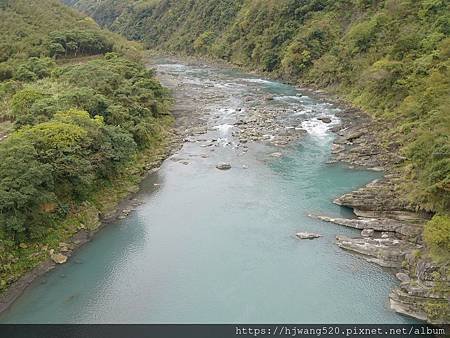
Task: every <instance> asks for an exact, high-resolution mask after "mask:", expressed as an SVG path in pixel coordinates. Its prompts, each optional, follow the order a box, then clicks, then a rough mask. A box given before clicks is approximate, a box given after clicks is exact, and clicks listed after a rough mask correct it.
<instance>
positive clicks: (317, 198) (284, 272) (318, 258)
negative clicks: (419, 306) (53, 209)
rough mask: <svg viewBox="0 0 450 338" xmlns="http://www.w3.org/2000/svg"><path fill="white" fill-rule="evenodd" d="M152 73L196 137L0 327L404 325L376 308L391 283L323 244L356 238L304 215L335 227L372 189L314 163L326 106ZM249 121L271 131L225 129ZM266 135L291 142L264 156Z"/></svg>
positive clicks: (236, 83) (244, 79)
mask: <svg viewBox="0 0 450 338" xmlns="http://www.w3.org/2000/svg"><path fill="white" fill-rule="evenodd" d="M153 67H155V68H156V69H157V71H158V74H159V77H160V79H161V81H162V82H163V83H164V84H165V85H166V86H169V87H171V88H172V89H173V90H174V92H175V93H176V97H177V100H178V101H177V105H176V109H177V110H178V114H180V116H181V115H182V118H184V119H186V120H189V119H191V120H190V121H191V124H192V125H191V126H189V127H190V128H192V127H195V128H197V129H195V130H197V131H196V132H192V133H191V135H190V136H188V137H187V138H186V140H185V141H186V142H185V143H184V145H183V147H182V149H181V150H179V151H178V152H177V153H176V154H175V155H174V156H173V157H172V158H169V159H168V160H166V161H165V162H164V164H163V165H162V167H161V169H160V170H159V171H158V172H156V173H155V174H152V175H151V176H149V177H148V178H147V179H146V180H145V181H144V182H143V183H142V189H141V192H140V193H139V194H138V199H140V200H141V201H142V202H143V204H142V205H140V206H139V207H137V208H136V210H135V211H133V212H132V213H131V214H130V216H129V217H128V218H126V219H123V220H118V221H116V222H114V223H112V224H110V225H108V226H107V227H105V228H104V229H103V230H102V231H100V232H99V233H98V234H97V235H96V236H95V238H94V240H93V241H92V242H90V243H88V244H87V245H86V246H84V247H83V248H81V250H79V251H78V252H77V253H76V254H75V255H74V256H73V257H72V258H71V260H70V261H69V262H68V263H67V264H65V265H62V266H59V267H58V268H56V269H55V270H53V271H52V272H50V273H48V274H47V275H45V276H43V277H42V278H40V279H38V280H36V282H35V283H34V284H33V286H32V287H30V288H29V289H28V290H27V291H26V292H25V293H24V295H23V296H22V297H21V298H20V299H19V300H18V301H17V302H16V303H15V304H14V305H13V306H12V307H11V308H10V309H9V310H8V311H7V312H5V313H4V314H3V315H2V316H0V322H1V323H79V322H81V323H239V322H240V323H273V322H282V323H324V322H325V323H410V322H412V321H411V320H409V319H408V318H405V317H403V316H400V315H398V314H396V313H394V312H393V311H391V310H390V309H389V305H388V293H389V290H390V288H392V287H393V286H394V285H395V283H396V280H395V278H394V277H393V275H392V274H390V273H389V272H388V271H386V270H383V269H382V268H381V267H379V266H376V265H374V264H370V263H368V262H366V261H365V260H363V259H361V258H360V257H358V256H355V255H353V254H351V253H349V252H346V251H343V250H342V249H340V248H338V247H337V246H336V245H335V244H334V242H335V236H336V235H338V234H345V235H350V236H352V235H354V236H357V235H358V232H357V231H356V230H352V229H347V228H344V227H339V226H336V225H333V224H330V223H323V222H320V221H318V220H315V219H312V218H309V217H308V216H307V215H308V214H309V213H321V214H326V215H345V216H349V214H350V211H349V210H346V209H343V208H340V207H338V206H336V205H334V204H333V203H332V200H333V199H334V198H335V197H337V196H339V195H341V194H343V193H345V192H348V191H350V190H352V189H354V188H356V187H358V186H361V185H363V184H365V183H367V182H369V181H370V180H372V179H374V178H376V177H379V176H380V174H379V173H374V172H368V171H361V170H350V169H347V168H345V167H344V166H342V165H339V164H330V163H328V161H329V158H330V151H331V150H330V148H331V143H332V140H333V133H332V132H331V131H330V130H329V129H330V128H332V127H333V126H335V125H336V124H337V123H339V119H338V118H337V117H336V116H335V113H336V112H337V109H338V108H337V107H334V106H333V105H332V104H330V103H327V102H324V101H323V100H321V99H318V98H315V96H314V94H311V93H306V92H304V93H302V92H299V91H297V90H296V89H295V88H294V87H292V86H288V85H285V84H282V83H279V82H276V81H269V80H264V79H261V78H258V77H256V76H255V75H251V74H245V73H243V72H239V71H237V70H233V69H229V68H226V67H218V66H204V65H198V64H189V63H187V62H186V63H180V62H175V61H171V60H168V59H158V60H153ZM259 110H268V111H270V112H272V113H273V114H272V115H275V116H276V122H273V126H277V127H276V128H275V127H274V129H273V130H272V133H270V132H269V133H267V130H265V131H264V135H263V137H262V139H261V140H256V141H252V137H251V135H250V136H249V134H248V132H247V134H246V136H245V137H246V139H245V140H244V139H243V138H244V136H242V135H241V136H239V135H238V132H239V131H238V129H239V128H241V127H240V122H239V121H241V120H242V121H246V120H249V119H252V118H253V117H252V116H256V115H255V114H257V112H258V111H259ZM189 114H191V116H190V115H189ZM323 116H325V117H329V118H330V119H331V123H324V122H322V121H320V120H318V119H317V117H323ZM244 123H245V122H244ZM202 128H203V129H204V130H203V131H201V130H200V129H202ZM280 128H281V129H283V128H285V130H290V131H292V132H291V133H290V135H295V134H296V132H297V131H298V133H303V134H302V135H301V136H300V137H298V138H295V137H296V136H295V137H294V138H293V139H290V141H289V144H287V145H285V144H283V139H282V140H281V141H280V143H281V144H282V145H284V146H279V145H278V146H277V145H274V142H270V141H271V140H273V139H274V137H276V134H277V133H278V132H279V131H280ZM198 130H200V131H198ZM302 130H304V131H306V132H307V133H304V132H302ZM220 162H228V163H230V164H231V166H232V168H231V169H230V170H226V171H221V170H218V169H216V165H217V164H218V163H220ZM299 231H310V232H317V233H320V234H321V235H322V236H323V237H321V238H319V239H315V240H311V241H300V240H297V239H296V238H295V233H296V232H299Z"/></svg>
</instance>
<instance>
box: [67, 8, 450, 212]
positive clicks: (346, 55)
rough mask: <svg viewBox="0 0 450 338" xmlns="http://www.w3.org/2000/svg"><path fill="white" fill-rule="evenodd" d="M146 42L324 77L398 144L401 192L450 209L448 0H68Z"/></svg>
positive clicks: (311, 81) (297, 77)
mask: <svg viewBox="0 0 450 338" xmlns="http://www.w3.org/2000/svg"><path fill="white" fill-rule="evenodd" d="M66 2H70V4H71V5H73V6H75V7H78V8H79V9H81V10H84V11H86V12H88V13H91V14H92V15H93V17H94V18H95V19H96V20H97V21H98V22H100V23H102V24H105V25H107V26H108V27H110V28H111V29H113V30H115V31H118V32H121V33H123V34H125V35H126V36H128V37H129V38H134V39H140V40H143V41H144V42H145V43H146V44H147V46H148V47H151V48H161V49H164V50H170V51H175V52H181V53H188V54H200V55H206V56H210V57H216V58H221V59H225V60H227V61H230V62H232V63H235V64H238V65H242V66H247V67H251V68H253V69H257V70H260V71H264V72H270V73H272V74H274V75H276V76H279V77H282V78H285V79H288V80H291V81H297V82H299V83H302V84H307V85H313V86H320V87H329V88H330V89H333V90H335V91H336V92H337V93H339V94H340V95H341V96H345V97H347V98H348V99H349V100H351V101H352V102H353V103H354V104H356V105H360V106H361V107H363V108H364V109H366V110H368V111H370V112H372V113H373V114H374V116H376V117H377V118H381V119H385V120H386V121H388V122H389V123H391V122H394V124H395V126H396V128H395V129H393V130H390V131H389V132H390V133H389V135H385V136H386V137H387V138H388V139H389V140H390V141H391V142H394V143H400V144H401V145H403V147H402V152H403V154H404V156H405V157H406V158H407V160H406V163H405V166H404V169H405V176H407V177H408V178H409V182H410V184H409V185H408V189H407V192H408V193H409V197H410V199H411V200H412V202H414V203H415V204H416V205H418V206H419V207H420V208H422V209H425V210H431V211H435V210H440V211H448V210H449V209H450V155H449V154H450V140H449V137H450V136H449V135H450V61H449V55H450V37H449V35H450V14H449V13H450V8H449V6H450V3H449V2H448V1H445V0H301V1H299V0H277V1H275V0H256V1H255V0H226V1H224V0H197V1H191V0H178V1H171V0H160V1H144V0H141V1H137V0H136V1H135V0H128V1H126V3H127V4H124V1H115V0H105V1H101V2H100V3H98V2H96V1H93V0H78V1H77V0H68V1H66Z"/></svg>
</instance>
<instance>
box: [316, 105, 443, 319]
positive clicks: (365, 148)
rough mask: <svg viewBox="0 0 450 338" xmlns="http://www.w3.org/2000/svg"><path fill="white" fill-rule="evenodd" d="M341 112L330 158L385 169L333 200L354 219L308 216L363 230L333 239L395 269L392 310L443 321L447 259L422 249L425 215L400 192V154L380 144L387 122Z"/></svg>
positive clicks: (354, 111)
mask: <svg viewBox="0 0 450 338" xmlns="http://www.w3.org/2000/svg"><path fill="white" fill-rule="evenodd" d="M340 117H341V119H342V125H341V127H339V128H336V129H335V130H334V131H335V132H336V133H337V135H338V136H337V137H336V140H335V142H334V144H333V147H332V160H331V161H330V162H331V163H333V162H344V163H347V164H349V165H351V166H355V167H356V166H358V167H364V168H368V169H372V170H377V171H384V173H385V176H384V177H383V178H382V179H378V180H374V181H373V182H371V183H369V184H367V185H366V186H364V187H362V188H360V189H357V190H355V191H353V192H350V193H347V194H345V195H343V196H341V197H338V198H337V199H335V201H334V203H336V204H337V205H340V206H343V207H348V208H351V209H353V211H354V214H355V215H356V216H357V217H356V218H354V219H353V218H352V219H346V218H333V217H328V216H325V215H310V216H311V217H314V218H317V219H320V220H322V221H325V222H330V223H334V224H338V225H341V226H346V227H351V228H355V229H360V230H362V232H361V237H357V238H350V237H347V236H337V237H336V244H337V245H338V246H339V247H341V248H343V249H345V250H349V251H352V252H354V253H357V254H359V255H361V256H362V257H363V258H365V259H366V260H367V261H369V262H372V263H376V264H378V265H381V266H383V267H389V268H395V269H397V274H396V276H397V278H398V279H399V280H400V282H401V283H400V285H399V286H398V287H396V288H395V289H393V290H392V291H391V293H390V295H389V299H390V305H391V308H392V309H393V310H394V311H396V312H398V313H401V314H404V315H407V316H411V317H414V318H416V319H419V320H423V321H427V322H430V323H435V324H443V323H448V322H449V320H450V272H449V265H450V263H449V262H441V263H436V262H435V261H433V260H432V259H431V258H430V257H429V256H428V254H427V251H426V249H425V247H424V244H423V240H422V232H423V226H424V224H425V223H426V221H427V220H428V219H429V217H430V215H424V214H418V213H416V212H415V210H416V207H415V206H414V205H411V204H410V203H409V202H408V201H407V200H406V199H405V198H404V197H403V194H402V191H401V190H400V184H401V174H400V171H399V170H398V169H397V165H398V164H399V163H401V162H402V161H403V160H404V159H403V158H402V157H401V156H399V155H398V151H397V150H398V145H397V144H392V143H391V144H389V145H382V144H381V141H380V139H379V135H380V130H381V128H386V126H383V125H382V124H380V123H379V122H377V121H374V120H372V119H371V118H370V117H369V116H368V115H366V114H364V113H363V112H360V111H358V110H356V109H353V108H351V109H347V110H345V111H343V112H342V113H341V116H340Z"/></svg>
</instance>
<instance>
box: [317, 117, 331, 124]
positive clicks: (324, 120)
mask: <svg viewBox="0 0 450 338" xmlns="http://www.w3.org/2000/svg"><path fill="white" fill-rule="evenodd" d="M317 119H318V120H319V121H322V122H323V123H331V119H330V118H329V117H326V116H321V117H318V118H317Z"/></svg>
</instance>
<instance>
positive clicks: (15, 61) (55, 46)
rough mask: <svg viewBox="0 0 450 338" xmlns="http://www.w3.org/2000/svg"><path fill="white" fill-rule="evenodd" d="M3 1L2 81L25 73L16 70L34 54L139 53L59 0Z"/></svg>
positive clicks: (0, 10) (0, 23)
mask: <svg viewBox="0 0 450 338" xmlns="http://www.w3.org/2000/svg"><path fill="white" fill-rule="evenodd" d="M1 4H2V6H1V7H0V31H1V36H2V39H1V40H0V81H2V80H5V79H9V78H12V77H14V76H23V74H19V75H16V73H17V71H18V70H19V69H20V70H24V69H26V68H27V67H28V65H27V62H28V60H29V58H31V57H36V58H42V57H53V58H55V59H61V58H70V57H77V56H87V55H96V54H104V53H106V52H110V51H115V52H119V53H121V54H127V55H128V56H130V57H131V56H133V57H137V55H138V50H139V47H138V45H137V44H134V43H129V42H127V41H126V40H125V39H123V38H121V37H120V36H118V35H115V34H112V33H110V32H107V31H104V30H101V29H100V28H99V27H98V26H97V24H96V23H95V22H94V21H93V20H92V19H91V18H89V17H84V16H81V15H80V14H79V13H77V12H75V11H73V10H71V9H69V8H67V7H65V6H64V5H62V4H60V3H59V1H57V0H45V1H25V0H4V1H3V2H1ZM23 63H25V64H23ZM25 76H31V75H30V74H25Z"/></svg>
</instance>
